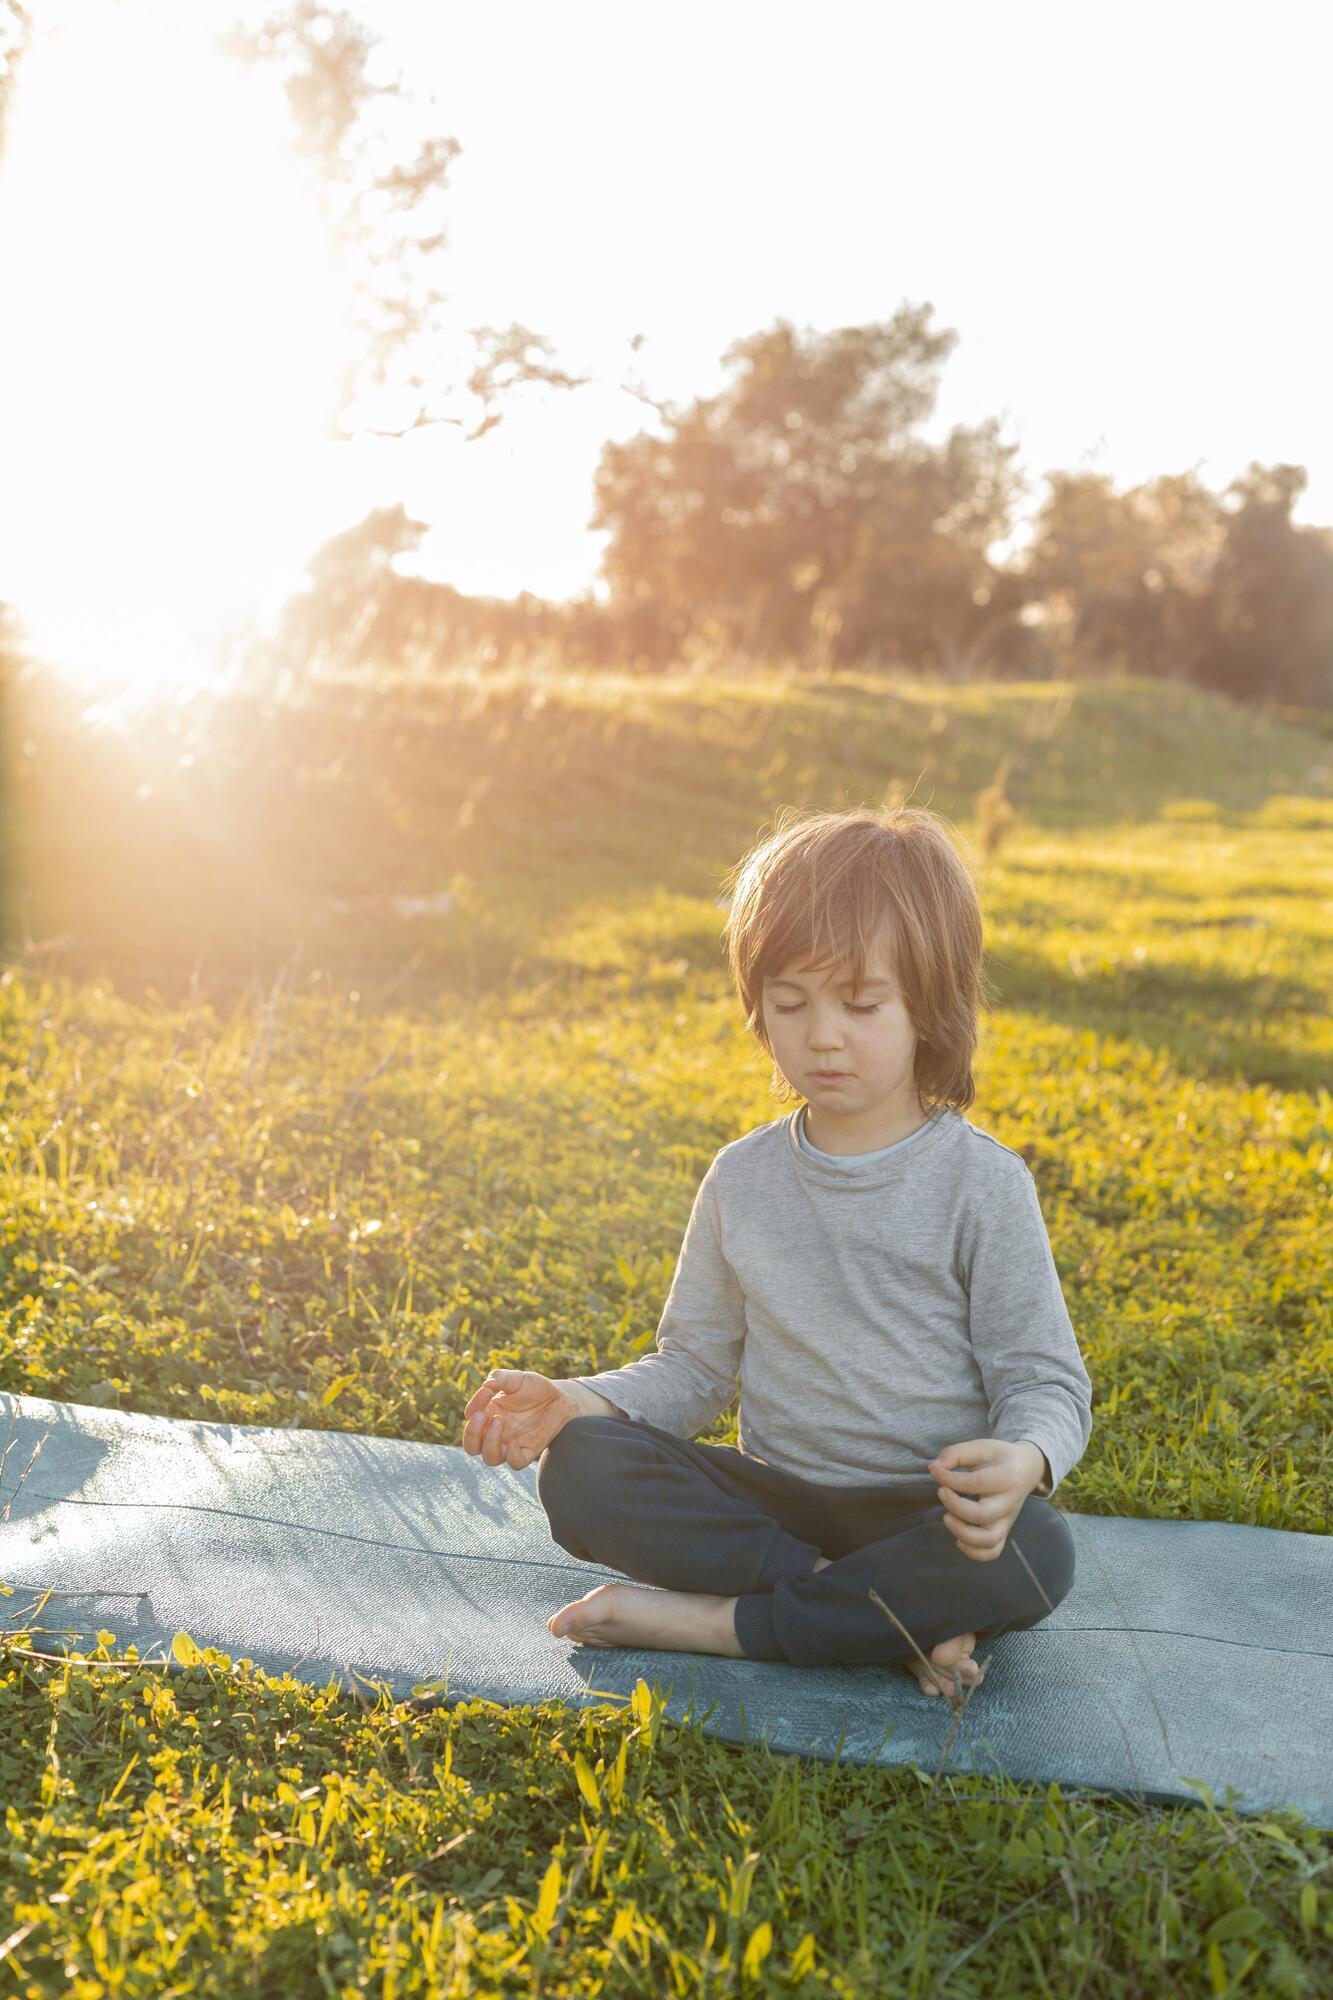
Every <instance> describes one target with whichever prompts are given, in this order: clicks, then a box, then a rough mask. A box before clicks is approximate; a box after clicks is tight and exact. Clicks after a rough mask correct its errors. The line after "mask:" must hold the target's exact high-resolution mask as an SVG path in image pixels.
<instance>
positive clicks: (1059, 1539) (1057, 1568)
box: [537, 1415, 1074, 1667]
mask: <svg viewBox="0 0 1333 2000" xmlns="http://www.w3.org/2000/svg"><path fill="white" fill-rule="evenodd" d="M537 1494H538V1497H539V1499H540V1500H541V1503H542V1505H543V1507H544V1508H545V1509H546V1515H547V1520H548V1522H549V1525H550V1530H551V1534H552V1536H553V1538H554V1540H555V1541H557V1542H558V1543H559V1544H560V1547H561V1548H562V1549H568V1551H569V1553H570V1554H571V1555H573V1556H577V1557H578V1558H579V1559H580V1561H582V1562H595V1563H603V1564H605V1565H606V1566H607V1567H608V1568H609V1569H618V1570H620V1571H622V1572H623V1574H624V1575H625V1576H627V1577H632V1578H633V1579H634V1581H635V1582H636V1583H649V1584H656V1585H658V1586H659V1587H660V1588H662V1589H665V1590H695V1591H707V1592H709V1593H710V1594H712V1595H716V1596H719V1597H732V1596H734V1597H735V1598H736V1620H735V1623H736V1639H737V1643H738V1644H739V1646H740V1648H741V1651H742V1652H743V1653H744V1654H745V1655H746V1657H747V1658H749V1659H752V1660H789V1661H791V1662H793V1663H794V1664H795V1665H797V1666H802V1667H818V1666H833V1665H845V1666H864V1665H880V1666H895V1665H900V1664H903V1663H905V1662H907V1661H909V1660H913V1659H915V1657H916V1655H915V1653H914V1652H913V1649H912V1647H911V1645H910V1644H909V1643H908V1641H907V1639H906V1638H904V1636H903V1634H902V1633H901V1632H900V1631H899V1630H898V1628H897V1626H896V1625H894V1624H893V1623H892V1621H891V1620H890V1619H888V1618H886V1617H885V1616H884V1613H883V1612H882V1611H881V1610H880V1609H879V1607H878V1606H877V1605H875V1604H872V1603H871V1601H870V1598H869V1597H868V1596H867V1591H868V1590H870V1589H872V1588H873V1589H874V1590H876V1591H878V1593H879V1595H880V1596H881V1597H882V1598H883V1600H884V1602H885V1603H886V1604H887V1605H888V1606H889V1608H890V1609H891V1610H892V1611H893V1613H894V1615H895V1616H896V1617H898V1618H900V1619H901V1620H902V1622H903V1624H904V1625H905V1626H906V1627H907V1630H908V1631H909V1632H910V1633H911V1634H912V1637H913V1638H914V1639H915V1640H916V1643H917V1645H918V1646H919V1647H920V1648H921V1651H922V1652H923V1653H926V1654H929V1652H930V1649H931V1647H932V1646H935V1645H938V1644H939V1642H940V1640H941V1639H951V1638H953V1637H954V1636H955V1635H956V1634H957V1633H960V1632H975V1633H976V1635H977V1645H978V1648H980V1646H981V1645H982V1643H983V1642H984V1641H985V1640H987V1639H992V1638H994V1637H996V1636H997V1634H999V1633H1001V1632H1010V1631H1021V1630H1023V1629H1024V1628H1025V1627H1027V1626H1029V1625H1037V1624H1040V1622H1041V1620H1042V1619H1043V1618H1045V1617H1046V1615H1047V1614H1048V1612H1050V1611H1052V1610H1054V1608H1055V1606H1056V1605H1057V1604H1059V1602H1060V1600H1061V1599H1062V1598H1063V1597H1065V1596H1066V1595H1067V1593H1068V1591H1069V1588H1070V1586H1071V1584H1072V1583H1073V1581H1074V1537H1073V1534H1072V1532H1071V1530H1070V1527H1069V1523H1068V1522H1067V1521H1066V1520H1065V1518H1064V1516H1063V1515H1062V1514H1061V1513H1060V1512H1059V1511H1058V1509H1057V1508H1055V1507H1052V1506H1051V1504H1050V1502H1049V1501H1047V1500H1042V1499H1039V1498H1038V1497H1037V1495H1036V1494H1035V1493H1030V1494H1029V1495H1028V1497H1027V1499H1026V1500H1025V1501H1024V1502H1023V1506H1022V1510H1021V1512H1020V1513H1019V1515H1018V1518H1017V1519H1016V1520H1015V1522H1014V1525H1013V1527H1012V1528H1011V1529H1010V1531H1009V1536H1008V1539H1007V1540H1006V1542H1005V1545H1004V1548H1003V1549H1002V1550H1001V1552H1000V1554H999V1556H998V1557H997V1558H996V1559H995V1560H994V1561H992V1562H978V1561H977V1560H976V1559H975V1558H974V1557H972V1556H967V1555H964V1554H963V1551H962V1550H961V1549H960V1548H959V1546H958V1544H957V1542H956V1541H955V1540H954V1538H953V1535H952V1534H951V1533H950V1531H949V1529H948V1528H947V1527H946V1525H945V1508H944V1506H943V1504H942V1503H941V1501H940V1500H939V1499H938V1497H937V1489H936V1485H935V1481H934V1480H933V1479H932V1478H931V1477H930V1476H929V1474H927V1475H925V1476H923V1478H922V1479H921V1481H920V1484H919V1486H917V1485H915V1484H913V1485H911V1486H909V1487H908V1488H907V1490H906V1491H905V1492H904V1491H903V1489H902V1488H901V1487H894V1488H892V1489H889V1488H888V1487H886V1486H884V1485H869V1486H823V1485H816V1484H814V1483H813V1482H812V1481H810V1480H806V1479H798V1478H797V1477H796V1476H795V1474H793V1473H790V1472H780V1471H779V1470H778V1469H777V1468H776V1467H775V1466H771V1465H766V1464H765V1463H764V1461H763V1460H762V1459H757V1458H747V1457H746V1456H745V1455H744V1454H743V1453H741V1452H739V1451H737V1450H736V1449H735V1448H734V1447H733V1446H731V1445H720V1444H700V1443H698V1442H690V1441H689V1440H687V1439H684V1438H678V1437H674V1436H672V1434H671V1433H670V1432H669V1431H663V1430H659V1429H658V1428H657V1426H656V1425H655V1424H649V1423H643V1422H636V1421H633V1420H632V1419H631V1418H629V1417H612V1416H604V1415H602V1416H581V1417H571V1418H570V1420H569V1422H568V1423H567V1424H565V1425H564V1426H563V1428H562V1429H561V1430H559V1431H558V1432H557V1433H556V1435H555V1437H554V1438H553V1439H552V1441H551V1443H550V1444H549V1445H548V1446H547V1447H546V1450H545V1451H544V1452H543V1453H542V1455H541V1457H540V1458H539V1459H538V1461H537ZM1020 1551H1021V1555H1020ZM821 1555H825V1556H829V1557H830V1558H831V1559H832V1560H831V1561H830V1562H829V1565H828V1567H827V1568H826V1569H821V1570H820V1571H819V1572H818V1573H817V1574H816V1573H815V1572H814V1564H815V1560H816V1558H817V1557H818V1556H821ZM1022 1557H1026V1559H1027V1562H1028V1563H1029V1564H1030V1565H1031V1567H1032V1570H1033V1572H1034V1573H1035V1577H1036V1581H1035V1582H1034V1581H1033V1577H1032V1576H1030V1575H1029V1574H1028V1570H1027V1568H1026V1567H1025V1566H1024V1562H1023V1560H1022ZM1043 1593H1044V1594H1043Z"/></svg>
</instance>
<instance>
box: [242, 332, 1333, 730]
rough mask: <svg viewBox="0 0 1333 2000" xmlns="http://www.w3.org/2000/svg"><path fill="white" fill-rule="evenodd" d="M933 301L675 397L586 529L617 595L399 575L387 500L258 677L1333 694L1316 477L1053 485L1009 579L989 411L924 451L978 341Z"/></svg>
mask: <svg viewBox="0 0 1333 2000" xmlns="http://www.w3.org/2000/svg"><path fill="white" fill-rule="evenodd" d="M930 310H931V309H930V307H928V306H926V307H914V306H904V307H902V308H901V309H900V311H899V312H898V313H897V315H896V316H895V317H894V318H893V319H892V320H891V321H888V322H886V323H883V324H878V325H871V326H864V327H845V328H841V329H838V330H836V331H834V332H832V333H827V334H807V335H805V336H801V335H799V334H798V333H797V332H795V331H794V329H793V328H792V327H791V326H790V325H788V324H787V323H786V322H784V321H779V322H778V323H777V324H776V325H775V326H774V327H773V328H772V329H770V330H768V331H765V332H762V333H758V334H755V335H753V336H751V337H750V338H748V339H746V340H742V341H739V342H737V343H736V345H735V346H733V347H732V348H731V349H730V350H729V352H728V354H727V355H726V356H725V357H724V359H725V360H726V361H727V362H728V363H729V364H730V365H731V367H732V370H733V373H734V378H735V379H734V380H733V381H732V383H731V384H730V386H728V387H727V388H726V389H725V390H724V391H722V392H721V393H720V394H718V395H716V396H714V397H711V398H707V399H699V400H696V401H695V402H694V403H692V404H691V405H689V406H688V407H686V408H676V407H673V406H670V405H666V404H655V405H654V407H655V408H656V409H657V411H658V415H659V418H660V420H661V433H660V434H650V433H648V432H644V433H642V434H640V435H639V436H637V437H634V438H631V439H630V440H629V441H628V442H626V443H624V444H615V443H611V444H608V445H607V446H606V448H605V451H604V452H603V456H602V461H601V464H600V466H599V468H598V472H597V476H596V498H595V507H594V511H593V514H592V518H591V522H590V525H591V526H592V527H593V528H595V529H602V530H606V531H608V532H609V535H610V542H609V545H608V548H607V550H606V553H605V556H604V559H603V573H604V578H605V585H606V592H607V601H605V602H602V601H601V600H600V599H599V598H598V597H594V596H593V594H592V593H591V592H590V593H588V595H587V596H585V597H584V598H582V599H579V600H576V601H574V602H570V603H550V602H547V601H545V600H543V599H541V598H539V597H536V596H533V595H531V594H529V593H524V594H523V595H521V596H519V597H518V598H516V599H512V600H508V599H495V598H484V597H468V596H465V595H464V594H462V593H461V592H459V591H456V590H454V589H452V588H450V587H449V586H447V585H444V584H436V583H430V582H427V581H425V580H423V579H421V578H413V577H407V576H400V575H399V574H398V573H397V571H396V570H395V569H394V567H393V561H394V558H395V557H396V556H398V555H401V554H404V553H407V552H409V551H410V550H412V549H414V548H415V547H416V546H417V545H418V544H419V542H420V540H421V537H422V535H423V534H424V533H425V532H426V524H425V523H423V522H417V521H412V520H411V519H409V517H408V516H407V514H406V513H405V511H404V510H403V508H402V507H394V508H387V509H380V510H377V511H376V512H374V513H372V514H370V515H368V516H367V518H366V519H365V520H364V521H363V522H361V523H360V524H359V525H358V526H356V527H353V528H350V529H348V530H347V531H346V532H344V533H342V534H340V535H337V536H335V537H334V538H333V539H332V540H331V541H329V542H327V543H326V544H325V545H324V546H323V547H322V548H321V549H320V551H319V552H318V553H317V555H316V556H315V558H314V559H313V561H312V563H311V564H310V580H311V581H310V588H309V590H308V591H306V592H303V593H302V594H300V595H299V596H297V597H295V598H293V599H292V600H291V602H290V603H289V604H288V606H287V607H286V609H285V613H284V616H283V619H282V624H281V629H280V631H279V634H278V636H277V640H276V642H275V644H274V645H273V647H272V648H271V650H270V652H269V653H268V654H266V656H265V659H264V661H263V663H262V664H263V665H265V666H269V665H274V664H280V665H281V666H282V667H284V668H286V669H287V670H289V671H292V672H294V673H296V674H297V675H298V676H299V675H302V674H305V673H320V672H339V671H342V670H345V669H347V668H357V669H365V668H372V669H374V668H380V669H391V670H394V671H409V672H425V673H429V671H430V670H431V668H432V667H437V666H438V667H443V666H447V665H452V664H456V663H458V662H460V661H462V660H477V661H481V662H503V661H508V660H514V661H519V660H523V659H528V658H532V657H534V656H540V655H554V656H558V657H559V659H560V660H561V661H562V662H564V663H567V664H586V665H588V666H592V667H607V668H613V669H620V670H624V669H629V670H632V671H646V672H651V671H654V670H660V669H662V668H665V667H668V666H672V665H675V664H678V663H681V662H682V661H690V660H695V661H700V662H705V663H706V662H707V661H709V660H716V659H723V660H726V661H728V662H732V663H736V662H741V661H746V660H754V661H763V662H766V663H774V662H777V661H791V660H795V661H798V662H800V663H802V664H803V665H805V666H808V667H809V668H810V670H811V671H813V672H820V671H830V670H832V669H834V668H847V667H862V668H871V669H874V668H888V667H895V668H896V667H902V666H907V667H910V668H912V669H915V670H917V671H924V672H928V673H934V674H938V675H941V676H943V677H946V678H950V679H972V678H976V677H985V676H1004V677H1010V678H1014V677H1021V678H1031V677H1037V678H1041V677H1046V676H1052V675H1057V674H1058V675H1064V674H1069V673H1097V672H1101V671H1106V672H1130V673H1138V674H1150V675H1161V676H1166V677H1170V678H1174V679H1178V680H1185V681H1190V682H1193V683H1195V684H1197V685H1200V686H1204V687H1210V688H1215V689H1217V690H1219V691H1221V692H1224V693H1227V694H1231V695H1233V696H1237V697H1239V698H1242V699H1253V700H1257V701H1266V702H1286V703H1293V704H1300V705H1307V704H1308V705H1322V704H1326V703H1329V702H1331V701H1333V530H1329V529H1325V528H1315V527H1299V526H1297V525H1295V524H1294V523H1293V522H1292V519H1291V511H1292V508H1293V506H1294V504H1295V502H1296V501H1297V499H1298V498H1299V496H1300V494H1301V492H1302V491H1303V489H1304V487H1305V485H1306V474H1305V471H1304V469H1303V468H1302V467H1300V466H1295V465H1274V466H1268V467H1264V466H1260V465H1257V464H1252V465H1251V467H1250V469H1249V471H1248V472H1247V473H1246V474H1245V475H1244V476H1243V477H1241V478H1239V479H1237V480H1234V481H1233V482H1232V484H1231V485H1230V486H1229V487H1228V488H1227V489H1226V491H1225V493H1223V494H1220V495H1219V494H1216V493H1213V492H1210V491H1209V490H1208V489H1207V488H1206V487H1204V486H1203V485H1202V484H1201V483H1200V482H1199V480H1198V479H1197V478H1196V477H1195V475H1194V474H1193V473H1192V472H1186V473H1179V474H1171V475H1166V476H1163V477H1160V478H1157V479H1154V480H1151V481H1149V482H1147V483H1145V484H1143V485H1141V486H1137V487H1133V488H1131V489H1129V490H1128V491H1125V492H1120V493H1118V492H1116V491H1115V490H1114V488H1113V485H1112V483H1111V481H1110V479H1109V478H1107V477H1106V476H1105V475H1103V474H1099V473H1066V472H1055V473H1050V474H1048V475H1047V487H1048V491H1047V495H1046V498H1045V501H1044V504H1043V505H1042V507H1041V509H1040V512H1039V514H1038V516H1037V519H1036V523H1035V532H1034V534H1033V536H1032V539H1031V541H1030V543H1029V545H1028V547H1027V548H1026V549H1025V550H1024V551H1023V552H1022V554H1021V555H1020V556H1019V557H1017V558H1015V559H1014V560H1012V561H1010V562H1008V563H997V562H995V561H994V560H992V557H991V555H990V553H989V552H990V551H991V550H992V549H993V548H994V547H995V546H996V545H997V544H1000V543H1003V542H1004V541H1005V540H1006V539H1007V537H1008V536H1009V535H1010V533H1011V532H1012V528H1013V523H1014V516H1015V508H1016V504H1017V502H1018V500H1019V498H1020V496H1021V495H1023V494H1024V493H1025V492H1026V491H1027V490H1028V486H1029V482H1028V480H1027V478H1026V477H1025V475H1024V474H1023V473H1022V472H1021V471H1019V470H1018V469H1017V467H1016V466H1015V465H1014V462H1013V461H1014V457H1015V454H1016V451H1017V447H1016V446H1014V445H1011V444H1005V443H1002V442H1001V441H1000V439H999V437H998V425H997V423H996V421H995V420H994V419H988V420H987V421H986V422H985V423H982V424H979V425H977V426H976V427H975V428H972V429H967V428H964V427H962V426H959V427H956V428H955V429H954V430H953V431H952V432H951V433H950V435H949V437H948V439H947V440H946V441H945V442H944V443H943V444H941V445H933V444H929V443H927V442H925V441H924V440H922V439H921V438H920V436H919V435H917V434H916V433H917V430H918V427H919V426H920V425H921V424H922V422H923V421H924V420H925V419H926V418H927V417H928V416H929V414H930V412H931V410H932V408H933V406H934V403H935V399H936V395H937V392H938V382H937V375H938V370H939V366H940V364H941V362H942V361H943V359H944V358H945V356H947V354H948V352H949V351H950V349H951V348H952V346H953V344H954V342H955V341H956V338H957V336H956V334H954V333H953V332H951V331H949V330H947V329H946V330H939V329H931V328H930V327H929V325H928V323H927V322H928V317H929V313H930ZM1089 393H1090V394H1091V393H1093V391H1091V390H1090V392H1089Z"/></svg>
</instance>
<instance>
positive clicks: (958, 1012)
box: [722, 806, 995, 1111]
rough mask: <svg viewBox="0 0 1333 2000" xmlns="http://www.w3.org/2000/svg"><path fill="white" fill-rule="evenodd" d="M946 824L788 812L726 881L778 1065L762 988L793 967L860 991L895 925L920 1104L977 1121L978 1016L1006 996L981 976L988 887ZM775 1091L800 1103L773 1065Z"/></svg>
mask: <svg viewBox="0 0 1333 2000" xmlns="http://www.w3.org/2000/svg"><path fill="white" fill-rule="evenodd" d="M945 824H946V823H945V821H944V820H943V819H942V818H941V817H940V816H939V815H938V814H937V813H934V812H930V811H928V810H926V809H925V808H924V807H921V806H883V807H878V808H876V807H862V808H860V809H859V810H855V811H851V812H818V811H816V812H811V813H805V814H801V813H799V812H798V811H797V809H796V808H784V809H783V810H781V811H779V814H778V826H777V830H776V831H775V832H773V833H771V834H769V835H767V836H766V838H764V839H763V840H761V841H760V842H759V843H758V844H757V845H756V846H755V847H752V848H751V849H750V851H749V853H748V854H746V855H745V856H744V857H743V859H742V860H740V861H739V862H738V863H737V864H736V866H735V868H733V869H732V870H731V871H730V872H729V874H728V877H727V883H728V885H729V887H730V891H731V908H730V912H729V914H728V917H727V921H726V924H725V926H724V927H723V932H722V935H723V937H724V938H725V940H726V944H727V955H728V959H729V961H730V965H731V973H732V978H733V979H734V981H735V984H736V991H737V993H738V995H739V996H740V1001H741V1005H742V1006H743V1008H744V1010H745V1025H746V1026H747V1028H749V1030H750V1032H751V1033H752V1034H753V1035H754V1036H755V1038H756V1040H757V1041H758V1042H759V1044H760V1046H761V1047H762V1048H763V1049H765V1050H766V1051H767V1053H768V1054H769V1055H770V1056H772V1054H773V1049H772V1045H771V1043H770V1041H769V1039H768V1035H767V1032H766V1030H765V1027H764V1007H763V989H764V981H765V979H766V978H772V977H775V976H776V975H777V974H778V973H779V972H780V971H781V970H782V968H783V967H784V966H785V965H788V964H789V963H791V962H792V961H793V960H798V961H800V962H801V964H802V965H803V967H804V969H806V970H808V971H811V972H815V971H819V970H821V969H822V968H823V967H825V966H837V965H842V966H845V967H846V968H847V970H848V972H849V973H850V976H851V979H852V982H853V993H854V995H855V993H859V992H860V990H861V987H862V984H863V982H864V980H865V975H866V957H867V947H868V946H869V945H870V943H871V942H872V940H873V938H874V936H875V934H876V932H877V931H878V930H879V929H880V927H881V925H887V927H888V934H889V939H890V949H891V951H892V953H893V962H894V965H895V967H896V970H897V975H898V982H899V986H900V988H901V991H902V995H903V1001H904V1004H905V1006H906V1008H907V1013H908V1017H909V1019H910V1020H911V1023H912V1026H913V1028H914V1029H915V1031H916V1035H917V1048H916V1065H915V1070H914V1081H915V1084H916V1090H917V1095H918V1096H919V1097H920V1099H921V1102H922V1104H923V1105H925V1106H926V1107H927V1108H928V1109H931V1110H933V1109H934V1108H935V1107H936V1106H937V1105H944V1104H951V1105H953V1106H954V1107H955V1108H956V1109H958V1110H959V1111H966V1110H967V1109H968V1107H969V1106H970V1105H971V1104H972V1103H973V1102H974V1101H975V1098H976V1086H975V1084H974V1083H973V1081H972V1060H973V1057H974V1056H975V1054H976V1048H977V1037H978V1020H979V1013H980V1009H981V1008H982V1007H986V1008H990V1007H991V1006H992V1005H993V1003H994V997H995V996H994V994H993V993H992V991H991V989H990V986H989V982H988V981H987V978H986V974H985V971H984V969H983V966H982V949H983V947H982V931H981V905H980V903H979V901H978V898H977V891H976V888H975V886H974V884H973V881H972V876H971V873H970V872H969V870H968V868H967V866H966V865H965V863H964V862H963V861H962V859H961V858H960V856H959V855H958V854H957V853H956V852H955V850H954V847H953V845H952V843H951V842H950V840H949V838H948V835H947V834H946V832H945ZM772 1088H773V1091H774V1093H775V1094H776V1095H777V1096H778V1097H779V1098H788V1097H793V1096H795V1095H796V1093H795V1092H794V1091H793V1090H792V1088H791V1085H790V1084H789V1083H788V1082H787V1080H786V1078H785V1077H784V1076H783V1075H782V1072H781V1071H780V1070H779V1068H778V1066H777V1062H776V1060H774V1064H773V1083H772Z"/></svg>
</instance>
